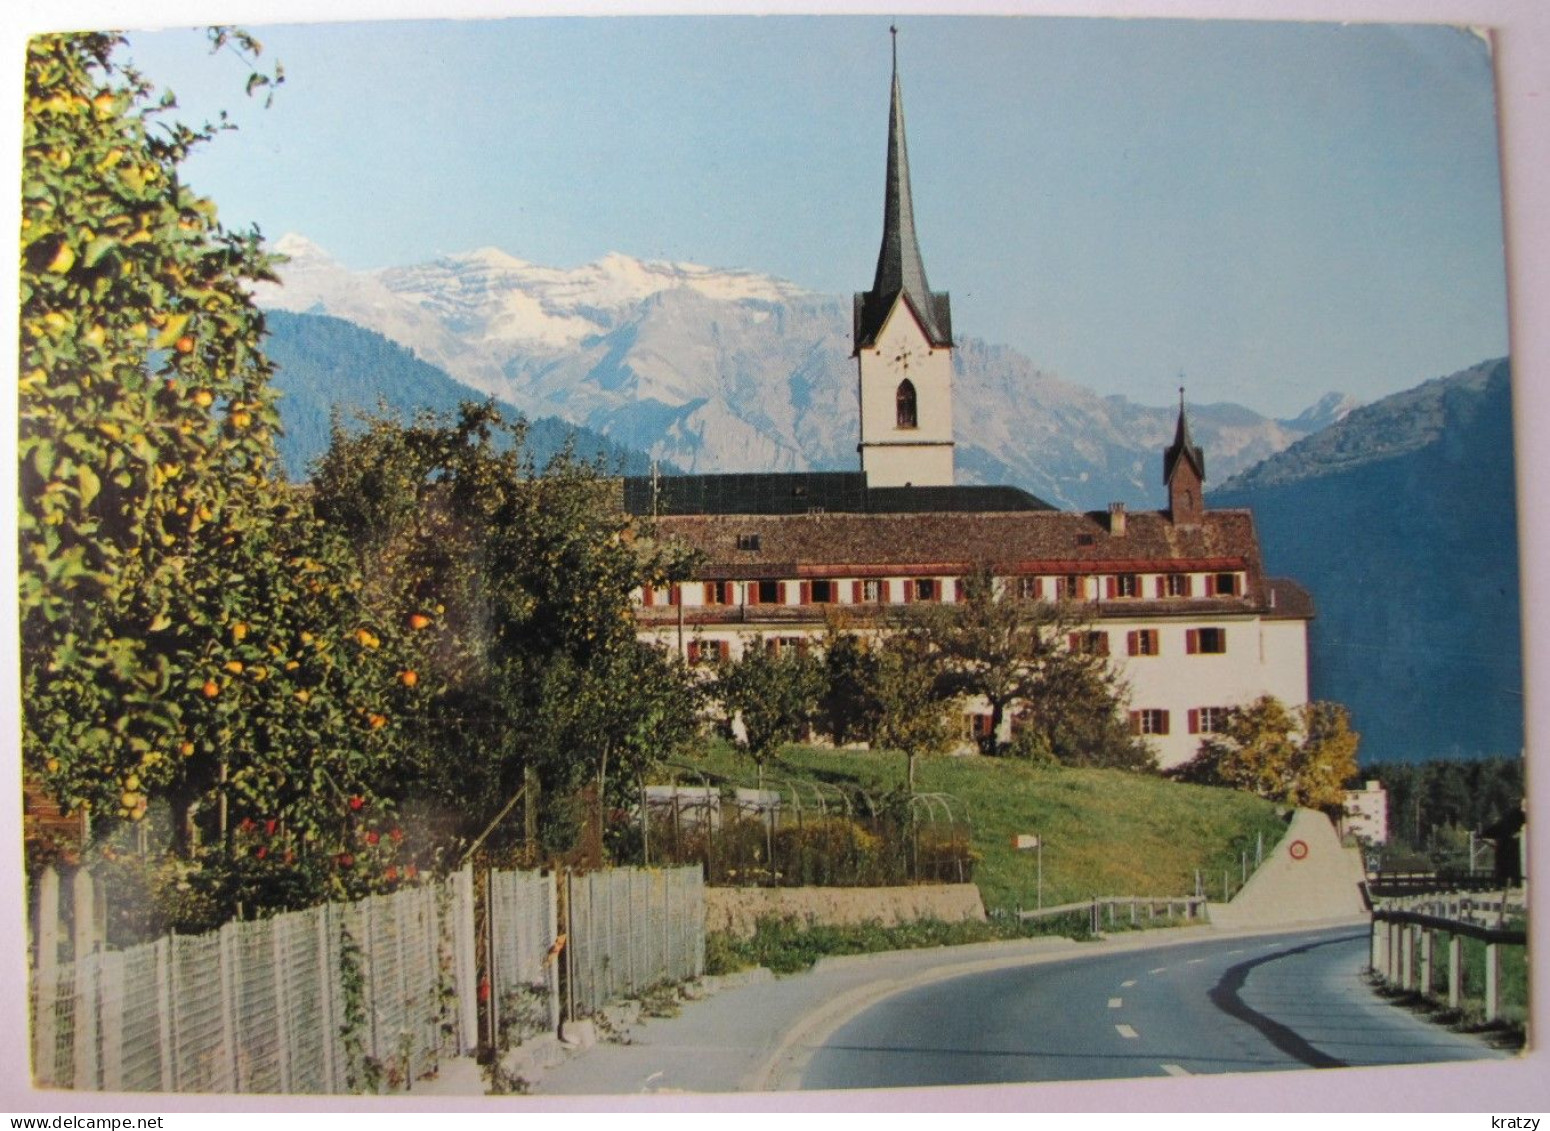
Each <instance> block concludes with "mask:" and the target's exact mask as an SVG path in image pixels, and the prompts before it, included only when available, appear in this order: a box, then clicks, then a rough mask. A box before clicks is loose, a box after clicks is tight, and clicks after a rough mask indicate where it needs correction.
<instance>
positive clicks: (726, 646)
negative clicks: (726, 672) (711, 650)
mask: <svg viewBox="0 0 1550 1131" xmlns="http://www.w3.org/2000/svg"><path fill="white" fill-rule="evenodd" d="M716 655H717V656H718V657H720V658H721V661H722V662H723V663H725V662H726V661H727V660H730V659H731V658H732V642H731V641H730V640H718V641H717V642H716Z"/></svg>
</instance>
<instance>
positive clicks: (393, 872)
mask: <svg viewBox="0 0 1550 1131" xmlns="http://www.w3.org/2000/svg"><path fill="white" fill-rule="evenodd" d="M382 878H383V879H384V880H387V881H388V882H389V883H392V882H393V881H394V880H396V879H398V869H397V868H395V867H393V866H392V865H388V870H387V871H386V872H383V873H382Z"/></svg>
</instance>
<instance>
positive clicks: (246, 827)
mask: <svg viewBox="0 0 1550 1131" xmlns="http://www.w3.org/2000/svg"><path fill="white" fill-rule="evenodd" d="M257 827H258V826H257V825H255V824H254V823H253V819H252V818H251V817H244V818H242V823H241V824H239V825H238V826H237V831H238V832H244V833H250V832H252V831H253V830H254V829H256V828H257Z"/></svg>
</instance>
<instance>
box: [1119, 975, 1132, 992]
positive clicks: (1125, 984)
mask: <svg viewBox="0 0 1550 1131" xmlns="http://www.w3.org/2000/svg"><path fill="white" fill-rule="evenodd" d="M1135 984H1136V980H1135V979H1134V978H1132V979H1130V981H1128V982H1121V983H1120V984H1119V988H1120V989H1122V990H1128V989H1129V988H1130V987H1131V986H1133V985H1135Z"/></svg>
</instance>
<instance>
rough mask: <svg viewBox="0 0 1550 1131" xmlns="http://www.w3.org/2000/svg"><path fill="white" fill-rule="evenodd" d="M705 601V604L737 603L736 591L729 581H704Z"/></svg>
mask: <svg viewBox="0 0 1550 1131" xmlns="http://www.w3.org/2000/svg"><path fill="white" fill-rule="evenodd" d="M705 603H706V604H707V605H735V604H737V591H736V589H735V588H734V587H733V584H732V582H730V581H707V582H706V583H705Z"/></svg>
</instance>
